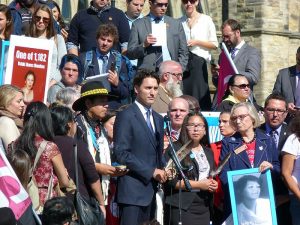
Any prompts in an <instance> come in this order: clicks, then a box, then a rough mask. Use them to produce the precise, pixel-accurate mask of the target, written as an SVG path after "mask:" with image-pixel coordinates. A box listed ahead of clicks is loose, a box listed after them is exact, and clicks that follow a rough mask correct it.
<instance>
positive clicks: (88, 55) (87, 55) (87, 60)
mask: <svg viewBox="0 0 300 225" xmlns="http://www.w3.org/2000/svg"><path fill="white" fill-rule="evenodd" d="M92 60H93V50H90V51H87V52H86V53H85V60H84V70H83V80H84V79H85V78H86V74H87V71H88V69H89V67H90V65H91V64H92Z"/></svg>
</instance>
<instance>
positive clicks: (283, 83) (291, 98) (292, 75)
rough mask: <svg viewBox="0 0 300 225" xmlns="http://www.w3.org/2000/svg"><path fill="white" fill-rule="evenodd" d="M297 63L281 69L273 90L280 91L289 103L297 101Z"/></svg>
mask: <svg viewBox="0 0 300 225" xmlns="http://www.w3.org/2000/svg"><path fill="white" fill-rule="evenodd" d="M295 91H296V65H295V66H291V67H288V68H284V69H281V70H279V73H278V75H277V78H276V82H275V84H274V88H273V92H279V93H281V94H282V95H283V96H284V97H285V100H286V101H287V102H288V103H295Z"/></svg>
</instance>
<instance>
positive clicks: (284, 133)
mask: <svg viewBox="0 0 300 225" xmlns="http://www.w3.org/2000/svg"><path fill="white" fill-rule="evenodd" d="M259 129H261V130H262V131H263V132H264V133H265V132H266V124H265V123H264V124H262V125H261V126H260V127H259ZM287 129H288V126H287V124H286V123H283V124H282V127H281V131H280V134H279V141H278V147H277V149H278V155H279V157H280V154H281V150H282V147H283V145H284V143H285V141H286V139H287V138H288V132H287Z"/></svg>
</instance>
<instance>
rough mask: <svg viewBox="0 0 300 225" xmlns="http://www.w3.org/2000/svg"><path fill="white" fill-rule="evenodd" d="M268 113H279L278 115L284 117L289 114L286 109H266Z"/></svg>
mask: <svg viewBox="0 0 300 225" xmlns="http://www.w3.org/2000/svg"><path fill="white" fill-rule="evenodd" d="M266 110H267V112H269V113H275V112H276V113H277V114H278V115H283V114H284V113H286V112H287V110H284V109H274V108H266Z"/></svg>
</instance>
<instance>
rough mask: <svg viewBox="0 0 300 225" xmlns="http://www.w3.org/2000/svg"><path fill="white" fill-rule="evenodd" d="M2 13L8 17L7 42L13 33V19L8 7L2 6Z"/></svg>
mask: <svg viewBox="0 0 300 225" xmlns="http://www.w3.org/2000/svg"><path fill="white" fill-rule="evenodd" d="M0 12H2V13H3V14H4V15H5V17H6V21H7V23H6V27H5V31H4V38H5V40H9V38H10V35H11V34H12V32H13V17H12V14H11V11H10V8H9V7H8V6H7V5H4V4H0Z"/></svg>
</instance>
